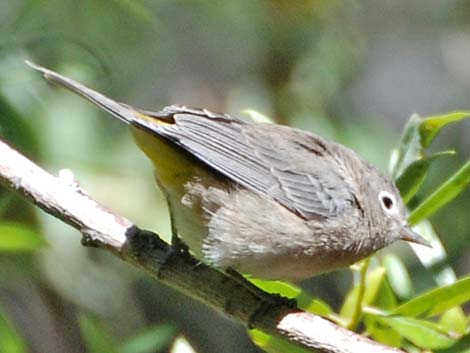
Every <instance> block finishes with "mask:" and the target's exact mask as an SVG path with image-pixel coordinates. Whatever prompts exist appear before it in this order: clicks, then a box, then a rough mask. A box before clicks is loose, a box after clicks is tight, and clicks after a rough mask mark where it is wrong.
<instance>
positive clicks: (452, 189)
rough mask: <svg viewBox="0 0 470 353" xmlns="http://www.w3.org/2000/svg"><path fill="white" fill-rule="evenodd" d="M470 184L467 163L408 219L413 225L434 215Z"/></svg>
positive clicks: (469, 172) (469, 166)
mask: <svg viewBox="0 0 470 353" xmlns="http://www.w3.org/2000/svg"><path fill="white" fill-rule="evenodd" d="M469 184H470V161H468V162H467V163H465V164H464V165H463V166H462V167H461V168H460V169H459V170H458V171H457V172H456V173H455V174H454V175H452V176H451V177H450V178H449V179H447V181H445V182H444V184H442V185H441V186H440V187H439V188H438V189H437V190H436V191H434V192H433V193H432V194H431V195H430V196H429V197H428V198H427V199H425V200H424V201H423V202H422V203H421V204H420V205H419V206H418V207H416V208H415V209H414V210H413V212H412V213H411V214H410V216H409V218H408V222H410V224H411V225H413V224H416V223H418V222H419V221H421V220H422V219H424V218H427V217H429V216H431V215H432V214H434V212H436V211H437V210H439V209H440V208H441V207H443V206H444V205H446V204H447V203H448V202H450V201H451V200H453V199H454V198H455V197H456V196H457V195H458V194H460V193H461V192H462V191H463V190H464V189H465V188H466V187H468V185H469Z"/></svg>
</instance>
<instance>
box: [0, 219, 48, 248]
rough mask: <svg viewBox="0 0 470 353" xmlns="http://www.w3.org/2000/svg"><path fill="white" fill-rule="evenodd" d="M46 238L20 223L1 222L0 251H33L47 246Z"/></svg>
mask: <svg viewBox="0 0 470 353" xmlns="http://www.w3.org/2000/svg"><path fill="white" fill-rule="evenodd" d="M46 244H47V243H46V241H45V240H44V238H43V237H42V236H41V235H39V234H37V233H36V232H34V231H33V230H31V229H30V228H29V227H26V226H24V225H21V224H19V223H6V222H5V223H0V252H1V251H3V252H20V251H32V250H35V249H38V248H41V247H43V246H45V245H46Z"/></svg>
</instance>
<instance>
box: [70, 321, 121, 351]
mask: <svg viewBox="0 0 470 353" xmlns="http://www.w3.org/2000/svg"><path fill="white" fill-rule="evenodd" d="M78 323H79V325H80V332H81V334H82V338H83V341H84V342H85V344H86V346H87V348H88V352H89V353H102V352H107V353H116V352H117V349H116V347H115V345H114V343H113V341H112V339H111V337H110V336H109V334H108V332H107V331H106V330H105V328H104V327H103V325H102V323H101V322H100V320H99V319H98V318H96V317H94V316H92V315H86V314H80V316H79V317H78Z"/></svg>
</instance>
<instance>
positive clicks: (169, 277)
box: [0, 141, 401, 353]
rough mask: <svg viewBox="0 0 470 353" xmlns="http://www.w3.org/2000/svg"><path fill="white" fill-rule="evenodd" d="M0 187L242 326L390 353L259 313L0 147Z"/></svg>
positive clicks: (159, 243) (303, 322)
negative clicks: (9, 189)
mask: <svg viewBox="0 0 470 353" xmlns="http://www.w3.org/2000/svg"><path fill="white" fill-rule="evenodd" d="M0 183H2V184H3V185H5V186H7V187H9V188H11V189H13V190H15V191H16V192H18V193H19V194H20V195H22V196H23V197H25V198H27V199H28V200H30V201H31V202H32V203H34V204H35V205H37V206H38V207H40V208H42V209H43V210H44V211H46V212H47V213H49V214H51V215H53V216H54V217H56V218H58V219H60V220H62V221H63V222H65V223H67V224H69V225H71V226H72V227H74V228H76V229H77V230H79V231H80V232H81V233H82V234H83V244H84V245H88V246H90V245H93V246H97V247H101V248H105V249H107V250H110V251H112V252H113V253H114V254H116V255H117V256H120V257H121V258H122V259H123V260H124V261H127V262H129V263H132V264H133V265H135V266H138V267H140V268H141V269H142V270H144V271H146V272H147V273H148V274H150V275H151V276H152V277H154V278H157V279H159V280H160V281H162V282H164V283H166V284H167V285H169V286H171V287H174V288H176V289H178V290H180V291H182V292H183V293H184V294H186V295H191V296H192V297H194V298H196V299H198V300H199V301H202V302H203V303H205V304H207V305H209V306H211V307H212V308H214V309H215V310H218V311H220V312H222V313H224V314H225V315H227V316H229V317H231V318H232V319H234V320H236V321H238V322H241V323H243V324H245V325H248V324H249V323H251V325H252V327H255V328H258V329H260V330H263V331H265V332H267V333H269V334H272V335H276V336H278V337H282V338H284V339H287V340H289V341H290V342H293V343H295V344H297V345H299V346H301V347H303V348H304V349H310V350H312V351H316V352H326V353H363V352H384V353H392V352H394V353H397V352H401V351H399V350H396V349H393V348H390V347H386V346H383V345H381V344H379V343H376V342H374V341H372V340H370V339H368V338H366V337H363V336H361V335H358V334H356V333H354V332H351V331H348V330H346V329H344V328H342V327H339V326H337V325H335V324H334V323H332V322H330V321H328V320H326V319H323V318H321V317H319V316H316V315H313V314H310V313H306V312H302V311H301V310H299V309H293V308H291V307H289V306H288V305H280V306H273V307H271V308H270V310H260V308H263V306H264V307H266V299H267V298H269V295H268V294H267V293H264V294H263V293H261V291H260V293H256V292H254V291H252V290H249V289H248V288H246V287H245V286H243V285H241V284H240V283H239V282H237V281H236V280H234V279H233V278H231V277H228V276H227V275H225V274H224V273H222V272H219V271H217V270H215V269H213V268H211V267H208V266H206V265H204V264H201V263H200V262H198V261H197V260H196V259H195V258H193V257H191V256H190V255H188V254H187V253H184V252H175V251H171V249H170V246H169V245H168V244H167V243H165V242H164V241H163V240H161V239H160V238H159V237H158V236H157V235H156V234H154V233H152V232H149V231H145V230H141V229H139V228H138V227H137V226H136V225H134V224H133V223H132V222H131V221H129V220H128V219H126V218H124V217H122V216H120V215H117V214H114V213H112V212H111V211H110V210H108V209H106V208H105V207H104V206H102V205H100V204H98V203H97V202H96V201H94V200H93V199H91V198H90V197H89V196H88V195H86V194H85V193H84V192H83V191H81V190H80V189H79V188H77V187H76V186H75V185H73V183H70V182H66V181H64V180H63V179H60V178H57V177H54V176H52V175H50V174H49V173H47V172H45V171H44V170H43V169H41V168H40V167H39V166H37V165H36V164H34V163H33V162H31V161H29V160H28V159H27V158H26V157H24V156H23V155H21V154H20V153H18V152H17V151H15V150H14V149H12V148H11V147H9V146H8V145H7V144H5V143H4V142H2V141H0Z"/></svg>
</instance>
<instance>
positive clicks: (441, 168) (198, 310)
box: [0, 0, 470, 353]
mask: <svg viewBox="0 0 470 353" xmlns="http://www.w3.org/2000/svg"><path fill="white" fill-rule="evenodd" d="M469 8H470V7H469V6H468V4H467V2H466V1H462V0H449V1H437V0H432V1H430V0H419V1H416V2H408V1H405V0H397V1H393V2H380V3H379V2H375V1H372V0H365V1H357V0H345V1H339V0H332V1H317V0H306V1H296V2H294V1H287V0H270V1H265V0H250V1H246V0H240V1H238V0H237V1H230V2H226V1H225V2H222V1H210V2H208V1H202V0H196V1H183V0H177V1H168V0H158V1H148V0H135V1H131V0H101V1H95V0H84V1H81V2H75V1H72V0H60V1H59V0H52V1H47V2H41V1H39V2H38V1H33V0H20V1H3V2H1V3H0V68H1V70H0V138H2V139H4V140H6V141H8V143H10V144H12V145H14V146H15V147H17V148H18V149H20V151H22V152H23V153H25V154H26V155H27V156H29V157H30V158H32V159H34V160H35V161H37V162H38V163H39V164H40V165H42V166H44V167H45V168H46V169H48V170H50V171H52V172H54V173H56V172H57V171H58V170H60V169H62V168H69V169H71V170H73V171H74V173H75V176H76V178H77V180H79V182H80V183H81V184H82V185H83V186H84V188H85V189H86V190H87V191H88V192H89V193H90V194H91V195H93V196H94V197H95V198H97V199H98V200H100V201H101V202H102V203H103V204H105V205H111V206H112V208H113V209H114V210H115V211H116V212H118V213H122V214H124V215H126V216H127V217H129V218H130V219H132V220H133V221H135V222H136V223H138V224H139V225H141V226H142V227H144V228H149V229H152V230H155V231H157V232H158V233H160V234H162V235H164V236H167V235H168V234H169V233H170V231H169V223H168V217H167V215H166V203H165V201H164V199H163V198H162V196H161V194H160V193H159V192H158V191H156V189H155V187H154V185H153V180H152V179H153V178H152V171H151V168H150V165H149V163H148V162H147V161H146V159H145V158H144V157H143V156H142V155H141V154H140V153H139V152H138V151H137V149H136V148H135V146H134V145H133V143H132V141H131V139H130V138H129V136H128V134H127V133H126V131H125V129H122V126H121V125H119V123H117V122H115V121H114V120H112V119H108V118H107V117H105V115H104V114H103V113H101V112H99V111H98V110H97V109H95V108H93V107H91V105H88V104H87V103H84V102H82V101H80V100H79V99H77V98H76V97H73V96H72V95H70V94H68V93H66V92H64V91H62V90H56V89H52V88H50V87H49V86H47V84H46V83H45V82H44V80H42V79H41V78H40V77H38V75H36V74H35V73H33V72H32V71H31V70H29V69H28V68H27V67H26V66H25V65H24V64H23V61H24V60H25V59H33V61H36V62H38V63H40V64H42V65H44V66H46V67H51V68H53V69H56V70H58V71H60V72H63V73H64V74H66V75H70V76H73V77H75V78H77V79H78V80H80V81H83V82H86V83H87V84H89V85H90V86H92V87H94V88H96V89H98V90H101V91H103V92H105V93H107V94H109V95H110V96H112V97H114V98H117V99H119V100H121V101H123V102H126V103H130V104H133V105H136V106H140V107H142V108H146V109H159V108H161V107H162V106H164V105H168V104H172V103H180V104H188V105H195V106H203V107H207V108H210V109H212V110H219V111H225V112H228V113H231V114H234V115H240V114H242V115H243V112H244V114H246V115H248V117H249V118H252V119H253V120H257V121H267V120H269V119H268V118H267V117H273V120H274V121H275V122H278V123H283V124H288V125H291V126H295V127H299V128H302V129H305V130H310V131H314V132H315V133H318V134H320V135H323V136H325V137H327V138H331V139H334V140H336V141H339V142H341V143H344V144H346V145H348V146H350V147H351V148H353V149H355V150H356V151H357V152H359V153H360V154H362V155H364V156H365V157H366V158H367V159H369V160H370V161H372V162H373V163H374V164H376V165H377V166H379V167H381V168H382V169H385V168H386V167H387V160H388V158H387V156H388V155H389V152H390V150H391V149H392V148H393V146H394V145H395V144H396V141H398V139H399V135H398V134H399V132H400V131H401V130H402V127H403V126H405V127H404V129H403V133H402V136H401V139H400V142H399V144H398V147H397V148H396V149H395V150H394V151H393V153H392V158H391V160H392V162H391V163H390V166H389V169H390V171H391V175H393V177H394V178H395V180H396V182H397V185H398V186H399V188H400V190H401V192H402V195H403V197H404V199H405V201H406V202H407V206H408V207H409V209H410V211H411V213H410V222H412V223H413V224H415V230H416V231H418V232H419V233H420V234H422V235H423V236H425V237H427V239H428V240H430V241H431V243H432V245H433V249H424V248H423V247H421V246H418V245H416V246H412V250H413V252H414V254H415V255H416V256H413V252H411V251H408V250H407V249H406V248H405V245H403V244H402V245H395V246H393V247H391V248H390V249H387V250H385V251H382V252H380V253H379V254H378V255H377V256H374V257H373V258H371V259H370V262H365V263H362V264H360V265H357V266H354V267H353V270H352V271H350V272H348V271H341V272H338V273H334V274H328V275H324V276H319V277H317V278H314V279H312V280H311V281H307V282H305V283H302V287H297V286H294V285H291V284H286V283H277V282H274V283H273V282H269V283H266V282H261V281H257V282H256V284H257V285H259V286H261V287H263V288H264V289H266V290H268V291H270V292H274V293H283V294H284V295H286V296H289V297H293V298H296V299H297V301H298V302H299V304H300V306H301V307H303V308H304V309H306V310H309V311H312V312H315V313H318V314H319V315H324V316H326V317H328V318H329V319H331V320H333V321H335V322H337V323H339V324H341V325H344V326H346V327H350V328H357V329H358V330H359V331H360V332H362V333H363V334H366V335H369V336H371V337H372V338H374V339H376V340H378V341H381V342H384V343H386V344H389V345H393V346H401V347H403V348H404V349H406V350H408V351H410V352H418V351H420V350H422V349H424V348H428V349H429V350H433V351H434V352H439V353H444V352H447V353H456V352H459V353H460V352H468V347H469V346H470V335H469V314H468V305H469V304H468V302H469V297H468V293H470V291H469V288H468V277H466V274H467V273H468V272H469V268H470V265H469V264H470V255H469V254H470V252H469V247H470V242H469V229H470V218H469V217H468V209H470V190H469V189H470V188H469V187H468V184H469V178H470V177H469V170H470V164H469V163H470V162H469V160H468V158H469V152H468V151H469V150H470V140H469V139H468V136H469V131H470V119H466V118H467V117H468V111H466V110H461V111H455V112H451V113H448V114H443V115H434V113H433V114H430V112H443V111H451V110H452V109H456V108H458V107H463V108H465V107H467V108H468V98H469V97H468V92H469V90H470V66H469V64H468V53H470V35H469V34H468V28H469V24H470V11H469ZM415 111H418V112H420V114H421V116H420V115H418V114H414V115H412V113H413V112H415ZM410 115H412V117H411V118H410V119H409V120H408V122H406V118H407V117H408V116H410ZM423 117H424V118H423ZM444 127H445V128H444ZM454 150H455V151H454ZM450 201H452V202H450ZM0 215H1V218H0V303H1V306H2V308H1V309H2V310H1V313H0V352H1V350H2V349H4V350H5V349H6V351H8V352H41V353H42V352H61V353H67V352H74V353H75V352H95V351H100V350H101V351H103V350H105V349H106V350H108V351H115V352H125V353H129V352H146V351H148V352H188V351H198V352H205V353H208V352H209V353H210V352H214V353H215V352H220V351H221V350H222V351H224V352H227V353H230V352H241V351H243V352H256V351H259V349H257V348H256V347H255V346H254V345H253V344H252V343H251V342H250V339H249V338H248V335H246V332H244V330H243V329H242V328H240V327H238V326H236V325H234V324H233V323H230V322H228V321H226V320H225V319H223V318H220V317H219V316H217V314H214V313H212V312H211V311H210V310H208V309H207V308H205V307H203V306H201V305H200V304H198V303H195V302H192V301H190V300H189V299H187V298H185V297H184V296H181V295H179V294H178V293H175V292H173V291H171V290H168V289H167V288H165V287H162V286H161V285H160V284H158V283H153V282H147V279H145V278H141V274H140V273H138V272H136V271H133V270H132V269H129V268H128V266H125V265H124V264H121V263H119V262H118V261H116V259H114V258H112V257H110V256H108V255H106V254H104V253H101V252H96V251H88V250H87V249H83V248H82V247H80V246H79V243H78V241H77V234H76V232H75V231H73V230H70V229H69V228H68V227H67V226H65V225H62V224H60V223H58V222H56V221H55V220H53V219H51V218H50V216H47V215H45V214H44V213H42V212H41V211H39V210H37V209H35V208H33V207H32V206H31V205H30V204H29V203H27V202H25V201H23V200H21V199H20V198H19V197H17V196H15V195H12V194H11V193H10V192H9V191H7V190H5V189H4V188H0ZM431 221H432V224H431ZM69 235H70V236H69ZM46 244H47V245H46ZM395 254H398V255H399V256H398V255H395ZM351 273H352V276H351V275H350V274H351ZM351 277H352V283H351V279H350V278H351ZM418 293H420V294H418ZM250 335H251V336H252V338H253V341H254V342H255V343H256V344H258V345H259V346H260V347H262V348H263V349H265V350H267V351H273V352H280V351H283V352H289V351H298V350H296V349H293V348H292V347H290V346H289V345H288V344H286V343H285V342H279V341H277V340H276V339H274V338H272V337H269V336H268V335H265V334H264V333H262V332H259V331H257V332H250ZM186 338H187V339H186Z"/></svg>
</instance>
